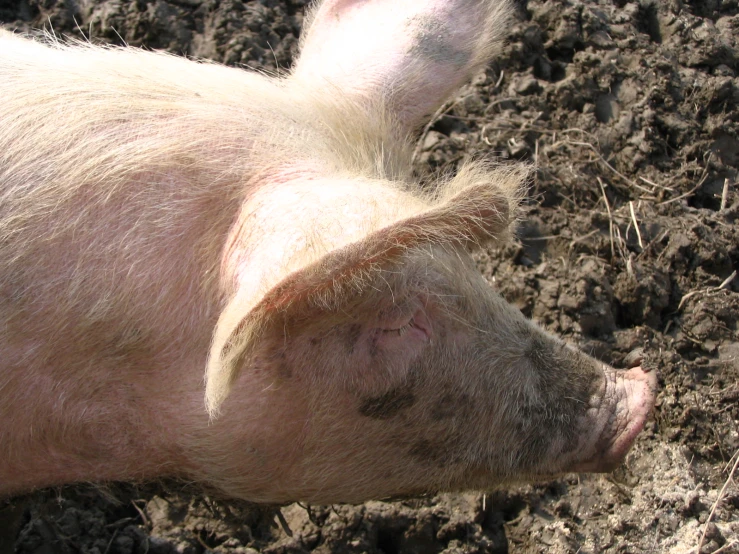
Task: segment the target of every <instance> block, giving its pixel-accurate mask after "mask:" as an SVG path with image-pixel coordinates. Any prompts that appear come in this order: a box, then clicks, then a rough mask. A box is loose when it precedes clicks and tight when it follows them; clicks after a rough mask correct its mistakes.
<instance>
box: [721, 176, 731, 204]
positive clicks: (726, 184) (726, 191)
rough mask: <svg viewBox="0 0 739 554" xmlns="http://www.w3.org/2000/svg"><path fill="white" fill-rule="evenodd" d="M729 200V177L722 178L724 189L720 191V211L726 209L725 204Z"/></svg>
mask: <svg viewBox="0 0 739 554" xmlns="http://www.w3.org/2000/svg"><path fill="white" fill-rule="evenodd" d="M728 201H729V178H728V177H727V178H726V179H724V190H723V191H721V208H720V209H721V211H724V210H725V209H726V204H727V203H728Z"/></svg>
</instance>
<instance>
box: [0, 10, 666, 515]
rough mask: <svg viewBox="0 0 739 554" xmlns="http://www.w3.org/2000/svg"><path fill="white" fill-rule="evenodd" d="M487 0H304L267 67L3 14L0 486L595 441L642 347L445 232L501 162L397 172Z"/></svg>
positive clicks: (502, 174) (305, 485)
mask: <svg viewBox="0 0 739 554" xmlns="http://www.w3.org/2000/svg"><path fill="white" fill-rule="evenodd" d="M508 10H509V8H508V6H507V4H506V3H505V2H493V1H483V0H428V1H424V2H418V1H415V0H414V1H410V0H408V1H406V2H389V1H388V2H386V1H385V0H373V1H370V2H357V1H352V0H326V1H325V2H323V3H322V4H320V5H319V6H317V7H316V8H315V9H314V10H313V11H312V14H311V16H310V17H309V18H308V21H310V25H309V26H308V30H307V32H306V33H305V37H304V39H303V42H302V54H301V57H300V59H299V61H298V63H297V64H296V67H295V68H294V69H293V71H292V73H291V75H289V76H287V77H286V78H282V79H270V78H266V77H264V76H261V75H256V74H252V73H247V72H244V71H240V70H237V69H231V68H225V67H221V66H218V65H214V64H206V63H194V62H190V61H187V60H184V59H179V58H176V57H172V56H168V55H163V54H154V53H147V52H142V51H136V50H132V49H104V48H97V47H91V46H65V45H60V44H50V45H44V44H39V43H36V42H31V41H28V40H26V39H22V38H19V37H16V36H13V35H11V34H9V33H0V98H2V99H3V101H2V103H0V420H1V421H3V425H2V427H0V445H1V448H0V496H3V495H6V496H7V495H13V494H16V493H21V492H25V491H28V490H32V489H34V488H38V487H43V486H49V485H55V484H61V483H68V482H76V481H104V480H142V479H151V478H155V477H159V476H164V475H168V476H175V477H181V478H184V479H188V480H195V481H198V482H202V483H203V484H205V485H207V486H211V487H215V488H217V489H219V490H221V491H223V492H224V493H226V494H229V495H233V496H238V497H241V498H246V499H250V500H253V501H260V502H286V501H291V500H306V501H312V502H324V503H325V502H337V501H344V502H357V501H362V500H365V499H368V498H382V497H386V496H390V495H397V494H418V493H423V492H428V491H436V490H458V489H464V488H489V487H491V486H495V485H498V484H501V483H504V482H508V481H511V480H518V479H534V478H539V477H543V476H549V475H552V474H556V473H561V472H564V471H572V470H583V471H599V470H608V469H610V468H611V467H613V465H614V464H616V463H618V462H619V461H620V460H621V459H622V457H623V455H624V454H625V452H626V450H627V449H628V447H629V445H630V444H631V442H632V441H633V439H634V436H635V435H636V433H638V431H639V429H640V428H641V426H642V425H643V422H644V419H645V417H646V414H647V412H648V410H649V409H650V407H651V402H652V396H653V391H652V389H653V387H654V380H655V378H654V375H653V374H646V373H644V372H643V371H642V370H641V369H639V368H635V369H632V370H630V371H629V372H625V373H618V372H615V371H614V370H612V369H611V368H608V367H607V366H604V365H603V364H601V363H599V362H596V361H595V360H592V359H591V358H589V357H587V356H585V355H584V354H582V353H579V352H577V351H575V350H573V349H571V348H569V347H567V346H565V345H564V344H562V343H561V342H559V341H558V340H557V339H555V338H553V337H550V336H548V335H547V334H546V333H544V332H543V331H541V330H540V329H538V328H537V327H535V326H534V325H533V324H531V323H530V322H528V321H527V320H525V319H524V318H523V316H522V315H521V314H520V313H519V312H518V311H517V310H515V309H514V308H512V307H510V306H509V305H507V304H506V303H505V302H504V301H503V300H502V299H501V298H500V297H499V296H498V295H497V294H495V293H494V292H493V291H492V290H490V288H489V287H488V285H487V284H486V283H485V282H484V281H483V279H482V278H481V277H480V276H479V274H478V273H477V272H476V270H475V268H474V264H473V263H472V261H471V259H470V257H469V255H468V254H467V252H466V249H467V247H468V246H469V245H470V244H473V243H476V242H481V241H484V240H497V239H500V238H501V237H503V236H504V235H505V233H506V229H507V228H508V226H509V223H510V221H511V219H512V217H513V216H514V213H515V208H516V203H517V201H518V198H519V196H520V189H521V182H522V181H524V180H525V174H526V171H525V170H524V169H520V168H512V169H511V168H509V169H490V168H487V167H485V166H483V165H479V164H477V165H476V164H468V165H467V166H465V167H463V168H462V169H461V170H460V171H459V173H458V174H457V175H456V176H455V177H454V178H453V179H450V180H449V181H448V182H444V183H440V184H438V186H437V187H435V188H433V190H431V191H424V190H422V189H421V187H420V186H418V185H417V184H414V183H413V181H412V178H411V165H410V142H409V137H410V136H412V133H413V131H414V129H415V128H417V127H418V126H419V125H420V124H421V123H423V121H424V119H425V118H426V117H427V116H428V115H429V114H430V113H433V111H434V110H435V109H436V108H437V107H438V106H439V105H440V104H441V103H442V102H443V101H444V100H445V99H446V98H447V97H448V96H449V95H450V94H452V93H453V92H454V90H455V89H456V88H457V87H458V86H459V85H460V84H462V83H463V82H464V81H465V80H466V79H468V78H469V77H470V76H471V74H472V73H473V72H474V71H476V70H477V69H478V68H479V67H480V66H481V64H482V63H484V62H485V61H486V60H487V58H488V57H489V56H490V54H491V52H492V49H493V47H494V45H495V44H496V41H497V40H498V38H499V35H500V32H501V31H500V29H501V25H502V24H503V22H504V20H505V19H504V18H505V14H506V13H507V12H508ZM367 26H369V27H367ZM366 28H369V29H374V30H375V31H376V32H375V33H374V34H372V33H370V34H367V35H366V37H365V39H364V40H356V36H357V34H359V35H361V36H364V34H366V33H367V31H365V30H364V29H366ZM353 36H354V37H355V41H354V42H352V41H350V40H349V39H350V38H351V37H353ZM373 37H375V38H373ZM352 60H359V61H360V62H361V63H356V64H353V63H352ZM204 373H205V379H204V378H203V375H204ZM204 383H205V385H204ZM204 397H205V402H204Z"/></svg>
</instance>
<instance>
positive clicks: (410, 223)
mask: <svg viewBox="0 0 739 554" xmlns="http://www.w3.org/2000/svg"><path fill="white" fill-rule="evenodd" d="M525 175H526V170H525V169H521V168H516V169H507V170H497V171H495V172H492V173H491V172H489V171H485V170H481V169H479V168H477V167H475V166H470V167H467V168H463V169H462V170H461V171H460V172H459V173H458V175H457V177H456V178H455V179H453V180H452V181H451V182H450V183H449V184H448V186H446V187H444V188H443V190H442V192H441V194H439V195H437V197H436V199H435V201H434V203H433V204H431V205H429V206H428V207H426V208H425V209H422V210H421V211H419V212H418V213H415V214H413V215H410V216H408V217H406V218H404V219H402V220H399V221H396V222H394V223H392V224H391V225H388V226H386V227H384V228H381V229H378V230H377V231H374V232H372V233H370V234H368V235H367V236H366V237H365V238H363V239H362V240H360V241H358V242H355V243H352V244H349V245H347V246H344V247H342V248H338V249H336V250H333V251H331V252H329V253H328V254H325V255H323V256H322V257H319V258H318V259H315V260H313V261H311V262H309V263H307V264H306V265H304V266H303V267H302V268H301V269H298V270H296V271H294V272H293V273H291V274H289V275H287V276H285V278H284V279H282V281H280V282H279V283H278V284H276V285H275V286H273V287H272V288H271V289H270V290H269V291H268V292H267V293H266V294H264V295H263V296H261V297H254V295H253V292H251V291H252V290H253V289H252V288H250V289H249V290H242V289H239V291H238V292H237V293H236V295H235V296H234V297H233V298H232V299H231V301H230V302H229V303H228V305H227V306H226V308H225V309H224V311H223V313H222V314H221V317H220V318H219V320H218V323H217V325H216V329H215V333H214V336H213V342H212V344H211V350H210V356H209V359H208V366H207V371H206V389H205V402H206V407H207V410H208V412H209V414H210V415H211V417H216V416H217V415H218V410H219V408H220V406H221V404H222V403H223V401H224V400H225V399H226V397H227V396H228V393H229V391H230V388H231V385H232V384H233V382H234V380H235V379H236V377H237V376H238V372H239V370H240V369H241V367H242V366H243V365H244V364H245V362H246V361H247V360H248V359H249V357H250V356H251V355H252V352H253V350H254V348H255V346H256V344H257V342H258V341H259V339H260V337H261V336H262V335H263V333H264V332H265V331H266V330H267V329H268V328H270V327H271V326H272V324H273V323H274V322H275V321H279V322H283V321H287V320H292V319H294V318H301V317H305V316H306V315H309V314H311V313H315V312H316V311H333V310H336V309H337V308H339V307H341V303H342V301H344V300H345V299H346V298H349V297H353V296H356V294H357V293H361V291H362V288H363V282H365V281H366V280H367V278H368V277H371V276H372V275H373V274H375V273H376V272H377V271H378V270H380V269H382V268H383V267H387V265H388V264H391V263H393V262H394V261H396V260H398V259H399V258H400V257H401V256H402V255H403V254H404V253H405V252H407V251H408V250H409V249H411V248H413V247H416V246H419V245H422V244H428V243H433V244H458V245H465V244H469V243H479V242H483V241H488V240H494V239H499V238H500V237H502V236H503V235H504V234H505V233H506V232H507V230H508V227H509V224H510V223H511V220H512V215H513V213H514V211H515V209H516V205H517V202H518V199H519V198H518V193H517V192H516V191H520V190H521V186H520V185H521V182H522V180H524V179H525ZM491 181H492V183H495V184H491Z"/></svg>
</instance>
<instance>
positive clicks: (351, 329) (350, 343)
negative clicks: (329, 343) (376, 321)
mask: <svg viewBox="0 0 739 554" xmlns="http://www.w3.org/2000/svg"><path fill="white" fill-rule="evenodd" d="M361 335H362V326H361V325H360V324H359V323H351V324H349V325H347V326H346V335H345V337H346V349H347V350H348V351H349V354H351V353H352V352H354V347H355V346H356V345H357V342H358V341H359V337H360V336H361Z"/></svg>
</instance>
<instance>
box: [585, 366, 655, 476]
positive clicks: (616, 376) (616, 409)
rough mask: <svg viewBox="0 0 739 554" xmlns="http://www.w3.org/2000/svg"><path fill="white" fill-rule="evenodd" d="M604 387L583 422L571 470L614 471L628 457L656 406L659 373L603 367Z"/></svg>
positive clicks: (639, 368) (595, 397)
mask: <svg viewBox="0 0 739 554" xmlns="http://www.w3.org/2000/svg"><path fill="white" fill-rule="evenodd" d="M603 369H604V371H603V375H604V378H603V384H602V387H601V390H600V391H599V392H598V393H597V394H596V395H594V399H593V400H592V401H591V407H590V409H589V410H588V413H587V415H586V416H584V417H583V419H582V421H581V426H582V428H583V429H586V430H589V431H590V432H588V433H585V434H584V436H583V440H582V441H581V444H580V448H579V449H578V450H579V454H578V459H577V460H574V461H573V462H574V465H573V466H572V471H576V472H596V473H605V472H609V471H613V470H614V469H615V468H616V467H617V466H618V465H619V464H621V462H623V460H624V458H625V457H626V453H627V452H628V451H629V449H630V448H631V445H632V444H633V442H634V440H635V439H636V436H637V435H638V434H639V433H640V432H641V430H642V428H643V427H644V423H645V422H646V420H647V417H648V416H649V412H650V411H651V410H652V407H653V405H654V396H655V391H656V388H657V373H656V371H653V370H648V369H647V370H645V369H643V368H642V367H641V366H637V367H633V368H631V369H629V370H628V371H617V370H614V369H613V368H611V367H609V366H604V368H603Z"/></svg>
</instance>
